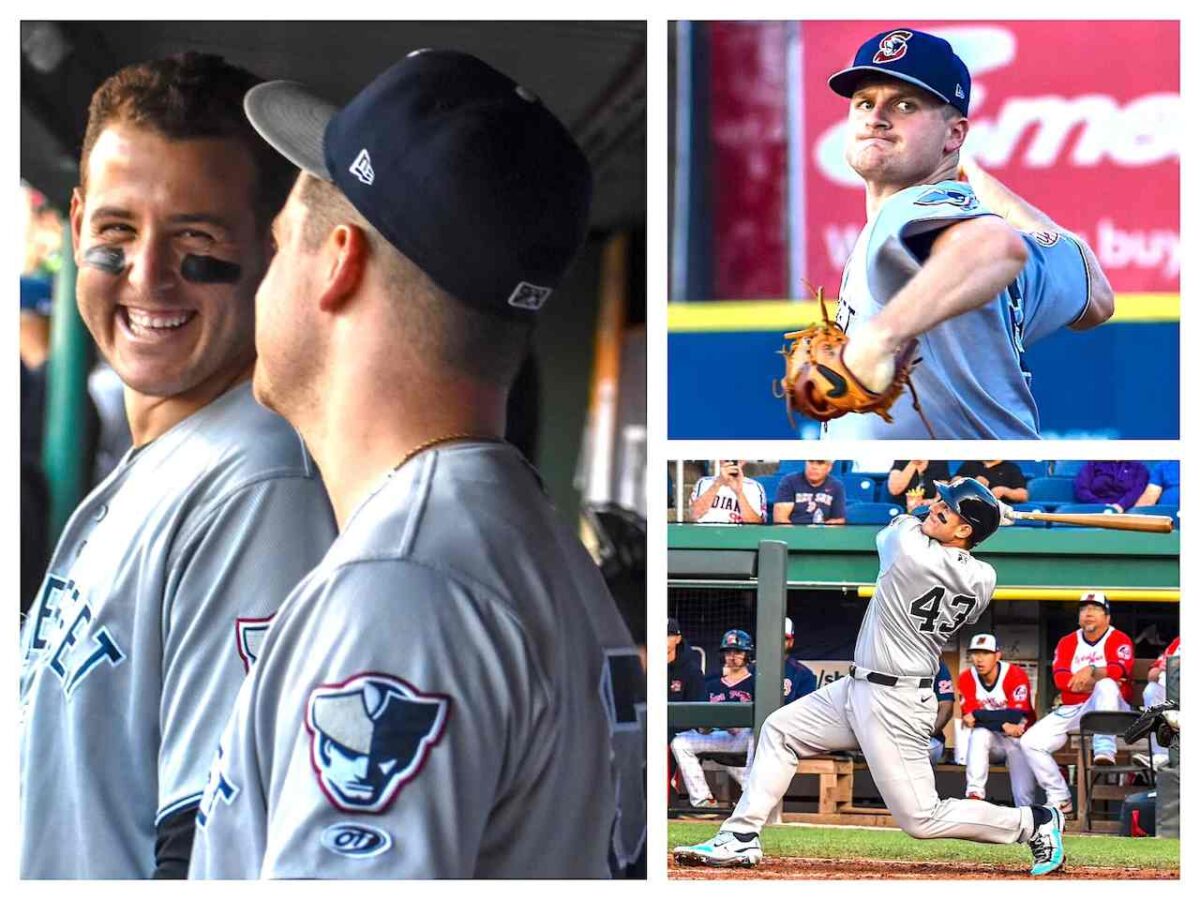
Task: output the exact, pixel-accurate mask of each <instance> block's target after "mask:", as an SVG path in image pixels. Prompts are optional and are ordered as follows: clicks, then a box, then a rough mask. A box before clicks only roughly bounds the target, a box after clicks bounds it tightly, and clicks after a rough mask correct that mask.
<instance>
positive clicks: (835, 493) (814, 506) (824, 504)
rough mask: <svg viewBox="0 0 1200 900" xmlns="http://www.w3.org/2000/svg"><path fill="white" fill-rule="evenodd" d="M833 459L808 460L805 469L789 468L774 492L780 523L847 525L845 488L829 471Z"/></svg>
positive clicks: (773, 513) (775, 513)
mask: <svg viewBox="0 0 1200 900" xmlns="http://www.w3.org/2000/svg"><path fill="white" fill-rule="evenodd" d="M832 468H833V460H831V459H809V460H805V463H804V471H803V472H789V473H788V474H786V475H784V476H783V478H782V479H781V480H780V482H779V489H778V490H777V491H776V492H775V508H774V510H773V511H772V514H771V515H772V518H773V519H774V520H775V524H777V525H845V524H846V489H845V488H844V487H843V486H842V483H841V482H840V481H838V479H836V478H834V477H833V476H832V475H830V474H829V472H830V470H831V469H832Z"/></svg>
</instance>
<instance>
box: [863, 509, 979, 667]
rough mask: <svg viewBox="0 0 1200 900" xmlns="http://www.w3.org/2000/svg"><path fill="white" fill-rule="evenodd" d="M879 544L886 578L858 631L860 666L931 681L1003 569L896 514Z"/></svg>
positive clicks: (880, 581) (880, 582) (878, 537)
mask: <svg viewBox="0 0 1200 900" xmlns="http://www.w3.org/2000/svg"><path fill="white" fill-rule="evenodd" d="M875 546H876V548H877V549H878V551H879V578H878V579H877V580H876V582H875V596H874V597H872V598H871V603H870V605H869V606H868V607H867V613H866V615H865V616H864V617H863V622H862V625H861V627H860V628H859V630H858V642H857V643H856V644H855V646H854V663H855V665H858V666H862V667H863V668H866V669H871V670H874V671H876V672H884V673H886V674H889V675H916V676H919V677H922V678H927V677H930V676H932V675H934V674H935V673H936V672H937V671H938V664H939V661H940V659H941V654H942V647H944V646H945V645H946V642H947V641H949V640H950V638H951V637H953V636H954V635H955V634H956V633H957V632H958V630H959V629H960V628H962V627H963V626H964V625H969V624H972V623H974V622H975V621H976V620H978V619H979V617H980V615H982V614H983V611H984V609H986V608H987V605H988V604H989V603H990V602H991V600H992V591H993V590H994V589H995V587H996V570H995V569H993V568H992V567H991V566H990V565H988V564H987V563H985V562H983V561H982V560H979V559H976V558H975V557H974V556H972V555H971V554H970V553H968V552H967V551H965V550H959V549H957V548H955V547H946V546H943V545H942V544H939V543H938V542H937V541H935V540H933V539H932V538H929V537H926V536H925V535H924V534H922V533H921V520H920V519H918V518H916V517H915V516H907V515H902V516H896V518H894V519H892V521H891V523H890V524H889V525H888V526H887V527H886V528H884V529H882V530H881V531H880V532H879V534H878V535H876V536H875Z"/></svg>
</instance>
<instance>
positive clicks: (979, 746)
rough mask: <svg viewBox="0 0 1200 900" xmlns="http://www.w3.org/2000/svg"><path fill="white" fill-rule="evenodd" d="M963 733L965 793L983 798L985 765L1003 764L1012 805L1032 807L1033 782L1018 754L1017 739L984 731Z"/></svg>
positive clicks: (984, 792) (1019, 740) (1034, 781)
mask: <svg viewBox="0 0 1200 900" xmlns="http://www.w3.org/2000/svg"><path fill="white" fill-rule="evenodd" d="M964 733H965V734H966V736H967V793H968V794H978V795H979V796H981V797H983V796H986V795H987V779H988V766H990V765H991V764H992V763H1002V762H1007V763H1008V778H1009V781H1010V782H1011V783H1012V793H1013V802H1014V803H1015V804H1016V805H1017V806H1032V805H1033V801H1034V791H1035V790H1036V789H1037V779H1036V778H1034V777H1033V770H1032V769H1030V768H1029V763H1028V761H1026V759H1025V754H1024V753H1022V752H1021V739H1020V738H1015V737H1009V736H1008V735H1007V734H1000V733H999V732H996V731H989V730H988V729H986V728H967V729H964Z"/></svg>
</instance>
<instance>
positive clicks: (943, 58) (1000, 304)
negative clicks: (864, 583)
mask: <svg viewBox="0 0 1200 900" xmlns="http://www.w3.org/2000/svg"><path fill="white" fill-rule="evenodd" d="M829 86H830V88H831V89H832V90H833V91H834V92H836V93H838V94H840V95H841V96H843V97H846V98H848V99H849V100H850V114H849V129H848V143H847V147H846V160H847V162H848V163H849V165H850V166H851V168H853V169H854V171H855V172H857V173H858V175H859V176H860V177H862V179H863V181H864V182H865V188H866V201H867V224H866V226H865V227H864V228H863V230H862V232H861V234H860V235H859V237H858V240H857V241H856V243H855V245H854V248H853V250H852V251H851V253H850V256H849V258H848V259H847V261H846V265H845V269H844V271H843V275H842V283H841V289H840V291H839V293H838V309H837V325H838V326H840V327H841V328H842V329H843V330H844V331H845V332H846V334H847V335H848V337H849V341H848V343H847V344H846V345H845V348H844V352H843V353H842V356H841V359H840V361H832V362H831V361H829V360H826V365H825V369H824V373H823V375H824V376H828V375H829V374H830V367H832V368H833V369H834V370H835V371H833V373H832V376H831V377H823V375H817V374H814V376H813V377H814V378H815V380H814V381H812V382H809V381H808V380H807V379H805V380H802V382H801V383H800V384H799V385H798V386H797V387H796V388H795V389H794V390H791V391H789V395H790V396H791V397H794V398H795V399H796V401H797V403H796V405H798V406H799V407H800V408H801V409H803V410H804V411H806V412H809V413H810V414H812V412H813V409H812V407H813V406H814V405H816V406H817V407H820V406H823V402H822V401H821V400H820V399H819V398H821V397H844V396H846V395H847V394H848V393H849V394H853V393H854V391H853V390H852V391H849V392H848V391H847V385H848V384H849V385H850V386H851V387H852V388H853V387H855V386H859V387H861V388H862V389H863V390H862V391H860V393H862V395H863V398H864V403H865V404H870V403H874V402H876V401H877V400H878V398H879V397H881V396H887V395H889V393H890V391H889V388H891V387H892V386H893V384H894V379H895V378H896V377H897V375H896V372H897V363H898V361H901V359H902V357H904V355H905V354H906V353H907V354H908V358H913V357H917V358H920V360H921V361H920V363H919V364H918V365H916V366H915V367H914V368H913V370H912V374H911V380H912V388H913V391H912V392H906V393H903V394H901V395H899V396H898V397H897V399H896V400H895V404H894V406H892V407H891V410H890V416H891V417H893V418H894V421H887V420H885V419H884V418H883V417H882V416H879V415H869V414H861V413H860V414H854V415H843V416H841V417H840V418H835V419H833V421H830V422H829V423H828V425H827V426H826V428H825V429H824V435H825V436H827V437H829V438H832V439H852V438H893V439H899V438H910V439H911V438H929V437H935V438H939V439H960V438H991V439H1019V438H1037V437H1038V432H1039V422H1038V411H1037V404H1036V403H1035V401H1034V397H1033V393H1032V390H1031V387H1030V382H1031V377H1032V376H1031V374H1030V371H1029V368H1028V366H1027V364H1026V362H1025V350H1026V348H1028V347H1029V346H1031V345H1032V344H1033V343H1034V342H1035V341H1038V340H1040V339H1041V338H1043V337H1045V336H1046V335H1048V334H1050V333H1051V332H1053V331H1056V330H1057V329H1059V328H1061V327H1063V326H1070V327H1071V328H1073V329H1076V330H1081V329H1086V328H1091V327H1093V326H1095V325H1098V324H1100V323H1102V322H1104V321H1105V320H1107V319H1108V318H1109V317H1110V316H1111V315H1112V312H1113V295H1112V289H1111V288H1110V286H1109V284H1108V281H1107V279H1106V278H1105V277H1104V274H1103V272H1102V271H1101V269H1100V266H1099V263H1098V261H1097V260H1096V257H1095V255H1094V254H1093V253H1092V251H1091V250H1090V249H1089V248H1088V247H1087V245H1086V244H1085V243H1084V242H1083V241H1082V240H1081V239H1080V238H1078V237H1077V236H1075V235H1072V234H1069V233H1067V232H1066V231H1064V230H1063V229H1062V228H1060V227H1059V226H1058V225H1057V224H1055V223H1054V222H1053V220H1051V219H1050V218H1049V217H1048V216H1046V215H1045V214H1044V213H1042V212H1041V211H1039V210H1037V209H1035V208H1034V207H1032V206H1030V205H1029V204H1028V203H1026V202H1025V201H1023V200H1022V199H1021V198H1019V197H1017V196H1016V195H1015V194H1013V193H1012V192H1011V191H1009V190H1008V189H1007V188H1005V187H1004V186H1003V185H1002V184H1000V182H999V181H997V180H996V179H995V178H993V177H991V176H989V175H988V174H987V173H985V172H984V171H983V170H982V169H980V168H979V166H978V165H975V164H973V163H971V162H970V161H968V160H960V152H961V150H962V147H963V144H964V143H965V141H966V139H967V133H968V130H969V121H968V119H967V116H968V110H969V105H970V98H971V76H970V73H969V72H968V70H967V67H966V65H965V64H964V63H963V61H962V60H961V59H960V58H959V57H958V56H957V54H955V52H954V50H953V49H952V48H951V46H950V44H949V43H947V42H946V41H944V40H942V39H941V38H938V37H935V36H934V35H931V34H927V33H925V32H922V31H918V30H916V29H914V28H894V29H890V30H888V31H885V32H882V33H880V34H877V35H875V36H874V37H872V38H870V39H868V40H867V41H866V42H865V43H863V45H862V46H861V47H860V48H859V50H858V52H857V53H856V54H855V57H854V61H853V63H852V65H851V66H850V67H849V68H846V69H844V70H842V71H840V72H838V73H836V74H835V75H833V76H832V77H831V78H830V79H829ZM914 342H915V349H912V345H913V343H914ZM910 350H911V352H910ZM820 368H821V367H816V368H815V369H814V370H812V371H813V372H814V373H816V372H817V370H818V369H820ZM840 369H844V370H845V371H838V370H840ZM914 393H915V396H916V397H917V398H919V403H920V411H918V409H917V407H916V405H915V403H914ZM813 398H818V399H817V400H816V401H814V400H813ZM806 404H807V405H806ZM885 411H886V410H885ZM816 417H817V418H826V419H827V418H828V415H824V416H822V415H818V416H816Z"/></svg>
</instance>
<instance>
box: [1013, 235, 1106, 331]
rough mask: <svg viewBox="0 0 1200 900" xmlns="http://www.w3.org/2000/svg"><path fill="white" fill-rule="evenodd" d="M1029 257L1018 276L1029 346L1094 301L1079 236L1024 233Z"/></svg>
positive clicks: (1060, 326)
mask: <svg viewBox="0 0 1200 900" xmlns="http://www.w3.org/2000/svg"><path fill="white" fill-rule="evenodd" d="M1021 237H1022V238H1023V239H1024V241H1025V247H1026V249H1027V251H1028V253H1029V260H1028V262H1027V263H1026V264H1025V268H1024V269H1023V270H1022V271H1021V275H1020V277H1019V278H1018V279H1017V287H1018V290H1019V292H1020V295H1021V301H1022V305H1023V312H1024V328H1023V330H1022V338H1023V344H1024V346H1026V347H1028V346H1030V345H1032V344H1033V343H1035V342H1036V341H1039V340H1041V339H1042V338H1043V337H1045V336H1046V335H1048V334H1051V333H1053V332H1055V331H1057V330H1058V329H1059V328H1062V327H1063V326H1064V325H1070V324H1071V323H1072V322H1074V321H1076V320H1077V319H1078V318H1079V317H1080V316H1082V315H1083V314H1084V312H1085V311H1086V310H1087V308H1088V303H1089V302H1090V301H1091V297H1090V295H1089V288H1088V277H1087V267H1086V265H1085V264H1084V260H1083V250H1082V249H1081V248H1080V246H1079V243H1078V241H1077V239H1076V238H1075V237H1074V236H1073V235H1070V234H1067V233H1066V232H1057V231H1038V232H1034V233H1032V234H1022V235H1021Z"/></svg>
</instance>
